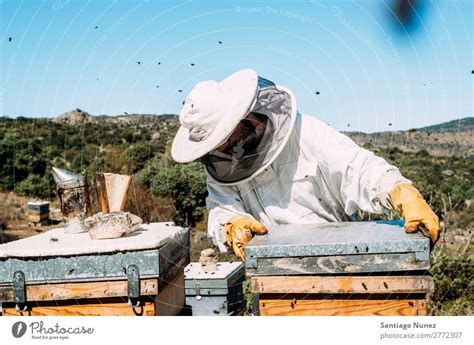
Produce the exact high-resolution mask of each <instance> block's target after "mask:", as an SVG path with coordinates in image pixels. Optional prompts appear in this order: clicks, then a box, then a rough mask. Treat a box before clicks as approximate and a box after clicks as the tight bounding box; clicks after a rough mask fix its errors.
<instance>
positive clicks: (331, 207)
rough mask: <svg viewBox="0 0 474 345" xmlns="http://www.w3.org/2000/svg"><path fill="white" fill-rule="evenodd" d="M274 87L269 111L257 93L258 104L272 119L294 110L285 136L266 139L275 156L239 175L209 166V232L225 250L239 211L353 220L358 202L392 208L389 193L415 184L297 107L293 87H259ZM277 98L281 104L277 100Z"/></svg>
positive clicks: (280, 219) (287, 219)
mask: <svg viewBox="0 0 474 345" xmlns="http://www.w3.org/2000/svg"><path fill="white" fill-rule="evenodd" d="M275 93H277V94H278V95H279V96H280V97H279V99H280V101H279V102H266V105H267V106H266V107H264V108H265V109H264V111H262V104H259V100H257V104H256V105H255V106H254V107H253V109H254V111H255V109H257V111H258V112H259V113H265V114H266V115H268V116H269V118H270V119H273V120H274V118H275V117H278V116H279V115H281V113H282V112H285V113H286V115H287V117H286V120H285V121H283V122H284V125H282V124H276V125H275V126H274V128H273V136H274V137H276V136H278V138H277V139H276V140H274V141H273V143H272V144H271V145H270V146H272V147H271V148H270V149H268V145H267V150H265V152H266V154H269V156H268V159H266V161H265V162H264V163H263V164H262V166H261V167H260V168H259V169H254V170H257V171H255V172H253V173H252V174H251V176H247V177H245V178H242V179H241V181H237V182H235V181H233V182H223V181H218V179H217V178H214V177H213V176H212V175H211V174H210V173H209V168H208V178H207V188H208V191H209V196H208V197H207V199H206V203H207V208H208V211H209V218H208V233H209V237H210V238H211V239H212V241H213V243H214V244H215V245H216V246H218V247H219V249H220V250H221V251H222V252H226V251H227V250H228V247H227V246H226V244H225V242H226V237H225V233H224V226H225V223H226V221H227V220H229V219H230V218H231V217H233V216H235V215H242V216H247V217H250V218H253V219H256V220H258V221H260V222H262V223H263V224H264V225H265V226H267V227H268V226H269V225H271V224H305V223H326V222H341V221H348V220H350V215H352V214H353V213H354V212H355V211H356V210H357V209H361V210H364V211H367V212H372V213H383V212H384V211H386V210H387V209H391V207H390V206H389V204H388V202H387V200H388V193H389V192H390V191H391V190H392V188H393V186H394V185H396V184H397V183H401V182H405V183H411V182H410V181H409V180H407V179H406V178H404V177H403V176H402V175H401V174H400V172H399V170H398V169H397V168H396V167H394V166H392V165H390V164H388V163H387V162H386V161H385V160H384V159H382V158H380V157H377V156H375V155H374V154H373V153H372V152H370V151H368V150H365V149H363V148H361V147H359V146H358V145H357V144H355V143H354V142H353V141H352V140H351V139H349V138H348V137H347V136H345V135H343V134H341V133H339V132H338V131H337V130H335V129H333V128H332V127H330V126H329V125H327V124H325V123H323V122H321V121H319V120H318V119H316V118H314V117H312V116H310V115H306V114H300V113H299V112H297V110H296V102H295V98H294V95H293V93H292V92H291V91H290V90H288V89H287V88H284V87H282V86H273V87H270V88H269V89H268V90H267V92H266V93H265V92H262V90H261V89H260V90H259V98H261V97H265V98H269V97H270V98H271V95H272V94H275ZM282 95H283V98H284V101H283V102H284V106H282V101H281V98H282ZM260 101H261V102H260V103H265V100H260ZM273 103H276V104H277V106H276V107H272V104H273ZM282 109H283V110H282ZM278 112H280V113H278ZM272 116H273V117H272ZM275 122H276V121H275V120H274V121H272V123H274V124H275ZM268 128H270V127H268ZM265 134H267V133H265Z"/></svg>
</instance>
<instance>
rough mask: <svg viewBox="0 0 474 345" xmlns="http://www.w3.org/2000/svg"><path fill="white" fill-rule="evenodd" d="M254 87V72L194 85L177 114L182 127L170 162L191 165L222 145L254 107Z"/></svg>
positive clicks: (237, 73)
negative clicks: (190, 163)
mask: <svg viewBox="0 0 474 345" xmlns="http://www.w3.org/2000/svg"><path fill="white" fill-rule="evenodd" d="M257 83H258V75H257V72H256V71H254V70H253V69H243V70H241V71H238V72H236V73H234V74H231V75H230V76H228V77H227V78H225V79H224V80H222V81H221V82H217V81H215V80H207V81H202V82H199V83H197V84H196V86H195V87H194V88H193V89H192V90H191V92H190V93H189V94H188V95H187V96H186V99H185V101H184V102H183V108H182V109H181V112H180V113H179V122H180V123H181V127H180V128H179V130H178V132H177V133H176V136H175V137H174V140H173V145H172V147H171V156H172V157H173V159H174V160H175V161H177V162H180V163H185V162H191V161H193V160H196V159H198V158H200V157H202V156H204V155H205V154H206V153H208V152H210V151H212V150H214V149H215V148H217V147H219V146H220V145H221V144H223V143H224V142H225V141H226V140H227V139H228V138H229V136H230V135H231V134H232V132H233V131H234V130H235V128H236V127H237V125H238V124H239V122H240V120H242V119H243V118H244V117H245V116H247V115H248V112H249V111H250V110H251V108H252V106H253V104H254V103H255V98H256V94H257Z"/></svg>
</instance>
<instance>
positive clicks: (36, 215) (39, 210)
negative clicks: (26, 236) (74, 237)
mask: <svg viewBox="0 0 474 345" xmlns="http://www.w3.org/2000/svg"><path fill="white" fill-rule="evenodd" d="M26 206H27V209H28V220H29V221H30V222H31V223H33V224H45V223H47V222H48V221H49V202H48V201H38V200H31V201H28V203H27V204H26Z"/></svg>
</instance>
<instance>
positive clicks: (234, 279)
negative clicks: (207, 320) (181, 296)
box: [184, 262, 246, 316]
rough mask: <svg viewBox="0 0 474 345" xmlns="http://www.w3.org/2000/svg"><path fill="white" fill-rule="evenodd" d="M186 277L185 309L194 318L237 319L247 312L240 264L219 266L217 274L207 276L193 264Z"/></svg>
mask: <svg viewBox="0 0 474 345" xmlns="http://www.w3.org/2000/svg"><path fill="white" fill-rule="evenodd" d="M184 275H185V287H186V305H187V306H188V307H189V308H190V309H191V314H192V315H193V316H217V315H237V314H239V313H240V312H241V311H242V310H243V309H244V308H245V303H246V302H245V297H244V293H243V286H242V283H243V281H244V280H245V273H244V265H243V264H242V263H241V262H218V263H217V271H215V272H204V271H203V269H202V266H201V264H200V263H199V262H192V263H190V264H189V265H188V266H187V267H186V268H185V270H184Z"/></svg>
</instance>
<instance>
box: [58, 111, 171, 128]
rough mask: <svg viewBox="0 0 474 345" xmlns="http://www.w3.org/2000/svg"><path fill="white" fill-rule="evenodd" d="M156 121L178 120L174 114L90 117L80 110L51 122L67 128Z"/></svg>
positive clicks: (70, 112) (65, 114)
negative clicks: (96, 124) (94, 124)
mask: <svg viewBox="0 0 474 345" xmlns="http://www.w3.org/2000/svg"><path fill="white" fill-rule="evenodd" d="M157 120H160V121H162V120H176V121H177V120H178V115H174V114H162V115H156V114H126V115H116V116H111V115H97V116H94V115H91V114H89V113H88V112H86V111H84V110H82V109H79V108H77V109H74V110H71V111H68V112H66V113H64V114H62V115H59V116H58V117H56V118H54V119H53V121H54V122H56V123H60V124H67V125H69V126H76V125H82V124H84V123H104V122H106V123H115V124H123V125H129V124H138V123H139V124H144V125H146V124H152V123H155V122H156V121H157Z"/></svg>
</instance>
